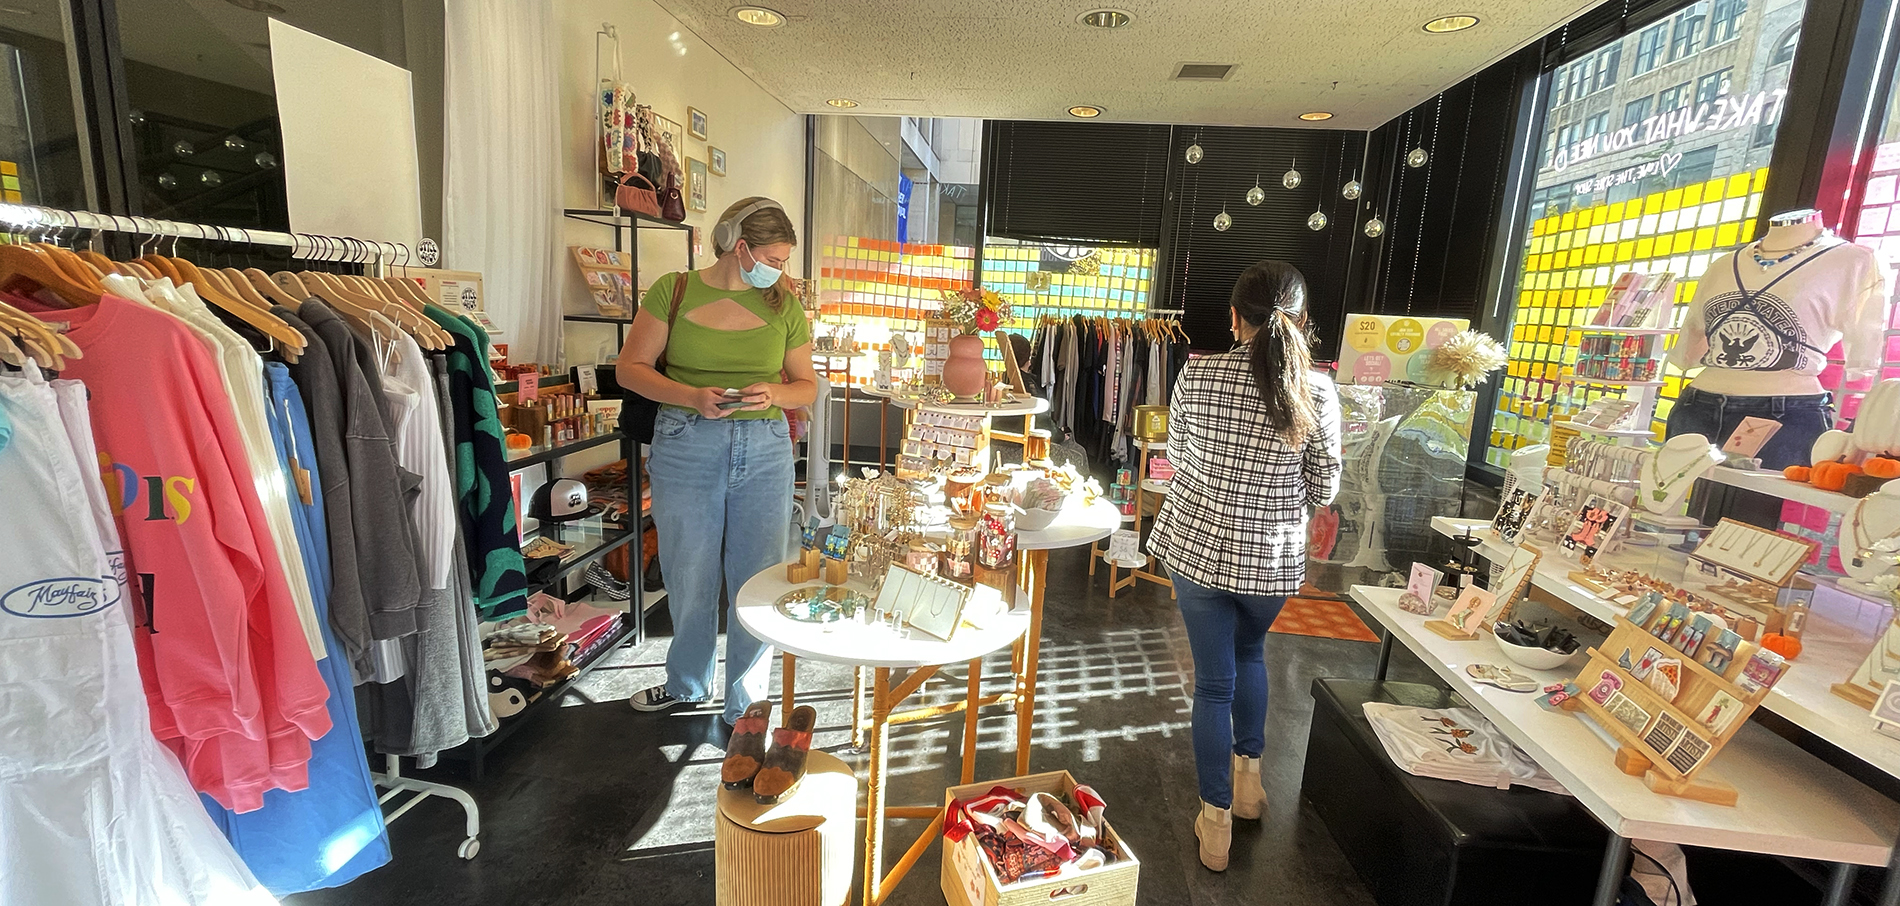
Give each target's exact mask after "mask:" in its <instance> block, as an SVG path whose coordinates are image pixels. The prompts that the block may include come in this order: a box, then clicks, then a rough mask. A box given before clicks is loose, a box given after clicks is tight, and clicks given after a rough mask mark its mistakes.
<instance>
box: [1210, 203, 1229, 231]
mask: <svg viewBox="0 0 1900 906" xmlns="http://www.w3.org/2000/svg"><path fill="white" fill-rule="evenodd" d="M1233 225H1234V218H1233V217H1231V216H1229V215H1228V213H1227V206H1226V205H1221V206H1220V213H1219V214H1216V215H1214V229H1217V230H1219V231H1221V232H1223V233H1225V232H1227V228H1228V227H1231V226H1233Z"/></svg>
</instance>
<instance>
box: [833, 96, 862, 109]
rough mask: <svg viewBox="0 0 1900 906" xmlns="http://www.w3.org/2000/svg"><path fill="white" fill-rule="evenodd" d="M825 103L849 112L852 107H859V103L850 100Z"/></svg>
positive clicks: (834, 100) (844, 99) (842, 99)
mask: <svg viewBox="0 0 1900 906" xmlns="http://www.w3.org/2000/svg"><path fill="white" fill-rule="evenodd" d="M825 103H827V104H830V105H831V106H833V107H839V108H843V109H846V110H849V109H851V108H852V107H856V106H858V102H857V101H854V100H852V99H850V98H832V99H831V100H828V101H826V102H825Z"/></svg>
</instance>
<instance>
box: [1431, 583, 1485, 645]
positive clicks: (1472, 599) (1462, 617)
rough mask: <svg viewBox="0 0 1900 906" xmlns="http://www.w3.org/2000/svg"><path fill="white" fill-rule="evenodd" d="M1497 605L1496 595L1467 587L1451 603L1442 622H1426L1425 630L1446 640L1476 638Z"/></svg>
mask: <svg viewBox="0 0 1900 906" xmlns="http://www.w3.org/2000/svg"><path fill="white" fill-rule="evenodd" d="M1497 603H1498V597H1497V595H1494V594H1492V593H1490V592H1488V591H1485V590H1484V589H1482V588H1479V587H1477V586H1475V585H1472V586H1467V587H1466V588H1465V590H1464V591H1463V592H1460V593H1459V595H1458V600H1457V601H1455V602H1453V603H1452V605H1451V612H1450V613H1448V614H1445V618H1444V619H1442V620H1427V621H1426V622H1425V628H1426V629H1429V630H1431V631H1433V632H1436V633H1438V634H1439V635H1441V636H1444V637H1445V638H1448V639H1472V638H1476V637H1477V635H1478V630H1480V629H1483V628H1484V627H1485V626H1487V625H1489V623H1488V621H1489V620H1490V618H1491V614H1492V612H1493V611H1495V610H1496V609H1497Z"/></svg>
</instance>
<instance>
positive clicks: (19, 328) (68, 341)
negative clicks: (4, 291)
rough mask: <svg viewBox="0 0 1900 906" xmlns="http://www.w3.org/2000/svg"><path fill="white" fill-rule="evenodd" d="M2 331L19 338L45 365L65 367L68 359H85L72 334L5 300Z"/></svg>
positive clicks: (24, 348) (24, 349) (1, 309)
mask: <svg viewBox="0 0 1900 906" xmlns="http://www.w3.org/2000/svg"><path fill="white" fill-rule="evenodd" d="M0 330H4V331H6V332H7V333H8V334H11V335H12V337H14V338H17V339H18V341H19V343H18V348H19V349H20V350H21V351H22V352H24V353H26V354H27V355H29V356H30V357H31V358H32V359H33V361H34V362H35V363H37V364H38V365H39V366H40V367H42V368H54V369H60V368H64V367H66V362H65V360H66V359H80V358H85V353H84V352H82V351H80V349H79V344H77V343H74V342H73V341H72V338H71V337H68V336H66V335H65V334H62V333H60V332H58V331H56V330H54V329H52V328H51V327H48V326H47V325H46V322H44V321H41V320H40V319H38V318H35V317H33V316H32V315H30V314H27V313H26V312H23V311H21V310H19V309H17V308H14V307H13V306H11V305H8V304H6V303H4V302H0ZM14 364H16V365H17V364H22V363H19V362H16V363H14Z"/></svg>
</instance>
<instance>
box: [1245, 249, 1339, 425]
mask: <svg viewBox="0 0 1900 906" xmlns="http://www.w3.org/2000/svg"><path fill="white" fill-rule="evenodd" d="M1232 304H1233V307H1234V311H1235V312H1236V313H1237V314H1239V316H1240V319H1241V320H1242V321H1244V322H1246V323H1247V324H1249V325H1252V326H1253V327H1255V328H1257V330H1256V331H1255V333H1254V336H1253V341H1252V342H1251V343H1250V344H1249V345H1250V346H1251V347H1252V348H1251V349H1250V350H1249V351H1248V354H1247V362H1248V366H1249V370H1251V371H1252V372H1253V380H1254V386H1255V387H1256V388H1258V389H1259V391H1260V398H1261V400H1262V401H1263V402H1264V403H1265V406H1266V413H1267V423H1268V424H1270V425H1272V426H1273V427H1274V429H1275V430H1277V431H1279V432H1280V434H1281V436H1282V437H1283V438H1284V439H1285V440H1286V442H1287V443H1289V444H1292V445H1294V446H1298V445H1300V444H1302V443H1304V442H1305V441H1306V438H1307V436H1308V435H1310V434H1312V433H1313V431H1314V430H1315V428H1317V427H1318V424H1319V414H1318V413H1317V412H1315V411H1314V409H1313V382H1312V376H1311V375H1312V368H1313V351H1312V340H1311V338H1310V337H1309V336H1308V334H1307V331H1306V278H1305V277H1304V276H1302V275H1301V274H1300V272H1299V269H1298V268H1295V267H1294V266H1293V265H1290V264H1286V263H1283V262H1279V261H1262V262H1260V263H1259V264H1256V265H1254V266H1252V267H1250V268H1248V269H1247V270H1246V272H1244V273H1242V274H1241V275H1240V279H1239V281H1237V282H1236V283H1235V284H1234V295H1233V303H1232Z"/></svg>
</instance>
